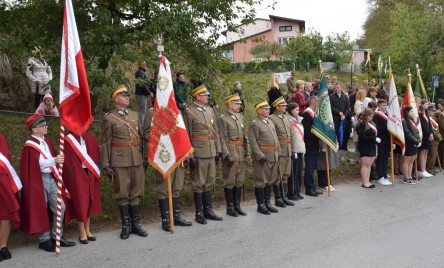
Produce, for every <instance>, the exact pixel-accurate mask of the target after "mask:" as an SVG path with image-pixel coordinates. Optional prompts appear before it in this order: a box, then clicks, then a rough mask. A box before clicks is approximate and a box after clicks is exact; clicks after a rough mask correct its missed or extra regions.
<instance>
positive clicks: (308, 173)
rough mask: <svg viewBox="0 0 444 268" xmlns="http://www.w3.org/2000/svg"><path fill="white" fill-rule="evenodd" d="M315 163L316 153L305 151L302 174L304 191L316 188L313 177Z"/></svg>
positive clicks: (311, 190)
mask: <svg viewBox="0 0 444 268" xmlns="http://www.w3.org/2000/svg"><path fill="white" fill-rule="evenodd" d="M316 164H317V154H313V153H306V154H305V174H304V184H305V192H314V191H315V190H316V188H315V185H314V179H313V174H314V171H315V169H316Z"/></svg>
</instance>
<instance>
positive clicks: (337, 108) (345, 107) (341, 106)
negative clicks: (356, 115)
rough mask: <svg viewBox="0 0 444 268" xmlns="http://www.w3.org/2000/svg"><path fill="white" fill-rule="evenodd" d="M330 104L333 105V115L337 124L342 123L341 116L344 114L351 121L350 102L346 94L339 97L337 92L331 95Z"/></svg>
mask: <svg viewBox="0 0 444 268" xmlns="http://www.w3.org/2000/svg"><path fill="white" fill-rule="evenodd" d="M330 104H331V113H332V115H333V121H334V122H335V123H337V122H339V121H341V116H340V115H339V113H340V112H342V113H343V114H344V115H345V118H346V119H347V120H350V118H351V113H350V103H349V102H348V97H347V95H345V94H344V93H342V94H341V97H339V96H338V95H337V94H336V92H335V93H333V94H331V95H330Z"/></svg>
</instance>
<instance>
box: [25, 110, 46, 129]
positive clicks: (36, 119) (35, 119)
mask: <svg viewBox="0 0 444 268" xmlns="http://www.w3.org/2000/svg"><path fill="white" fill-rule="evenodd" d="M43 121H45V118H44V117H43V116H41V115H40V114H33V115H31V116H30V117H29V118H28V119H27V120H26V127H27V128H28V129H32V128H33V127H35V126H36V125H37V124H39V123H41V122H43Z"/></svg>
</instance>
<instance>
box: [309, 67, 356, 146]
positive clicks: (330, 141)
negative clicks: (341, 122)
mask: <svg viewBox="0 0 444 268" xmlns="http://www.w3.org/2000/svg"><path fill="white" fill-rule="evenodd" d="M318 97H319V102H318V108H317V109H316V111H315V117H314V122H313V127H312V128H311V132H312V133H313V134H314V135H316V136H317V137H318V138H319V139H321V140H322V141H323V142H325V143H326V144H327V145H328V146H330V148H332V149H333V151H335V152H337V151H338V138H337V137H336V133H335V125H334V123H333V116H332V114H331V106H330V97H329V96H328V88H327V81H326V80H325V76H324V72H322V74H321V85H320V90H319V92H318ZM344 135H350V134H349V133H344Z"/></svg>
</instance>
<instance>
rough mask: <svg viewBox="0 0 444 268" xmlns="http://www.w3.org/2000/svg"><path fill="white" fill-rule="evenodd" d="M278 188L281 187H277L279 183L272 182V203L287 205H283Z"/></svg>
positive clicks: (279, 205)
mask: <svg viewBox="0 0 444 268" xmlns="http://www.w3.org/2000/svg"><path fill="white" fill-rule="evenodd" d="M280 188H281V187H279V184H273V192H274V204H275V205H276V206H278V207H281V208H285V207H287V206H286V205H285V203H284V201H282V196H281V189H280Z"/></svg>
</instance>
